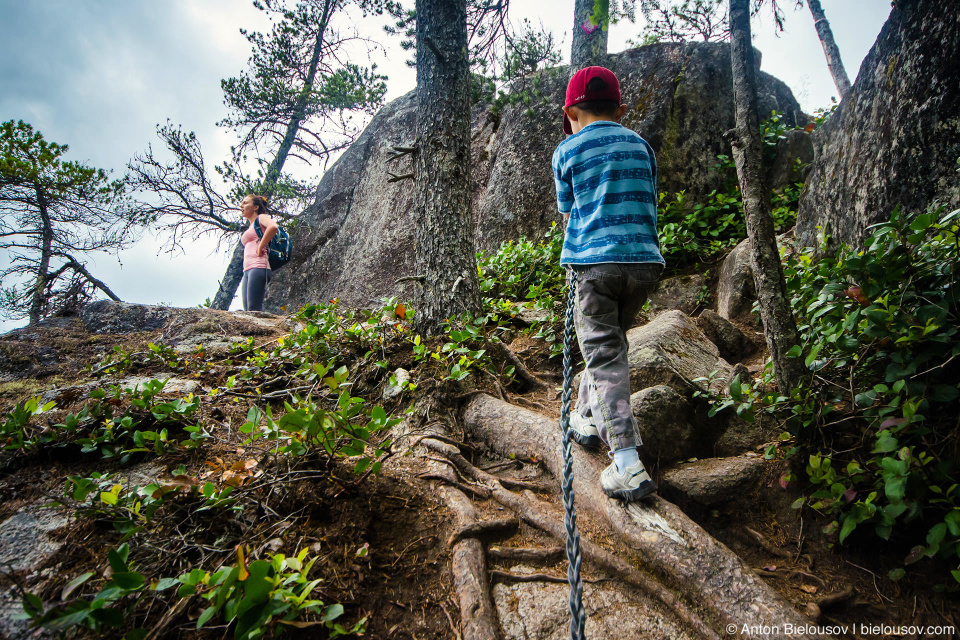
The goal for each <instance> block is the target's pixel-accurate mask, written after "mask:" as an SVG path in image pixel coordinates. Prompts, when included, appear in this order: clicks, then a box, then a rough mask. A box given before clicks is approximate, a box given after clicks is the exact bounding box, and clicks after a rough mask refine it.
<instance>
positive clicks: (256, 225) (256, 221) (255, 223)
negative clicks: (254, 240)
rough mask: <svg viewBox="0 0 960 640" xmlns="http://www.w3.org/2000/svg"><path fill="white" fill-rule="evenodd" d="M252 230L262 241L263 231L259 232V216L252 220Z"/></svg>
mask: <svg viewBox="0 0 960 640" xmlns="http://www.w3.org/2000/svg"><path fill="white" fill-rule="evenodd" d="M253 230H254V231H256V232H257V237H258V238H260V239H261V240H262V239H263V231H261V230H260V216H259V215H257V217H256V218H254V219H253Z"/></svg>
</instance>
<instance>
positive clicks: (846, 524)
mask: <svg viewBox="0 0 960 640" xmlns="http://www.w3.org/2000/svg"><path fill="white" fill-rule="evenodd" d="M857 524H858V522H857V519H856V517H854V515H853V514H852V513H849V514H847V516H846V517H845V518H844V519H843V528H842V529H840V544H843V541H844V540H846V539H847V536H849V535H850V534H851V533H853V530H854V529H856V528H857Z"/></svg>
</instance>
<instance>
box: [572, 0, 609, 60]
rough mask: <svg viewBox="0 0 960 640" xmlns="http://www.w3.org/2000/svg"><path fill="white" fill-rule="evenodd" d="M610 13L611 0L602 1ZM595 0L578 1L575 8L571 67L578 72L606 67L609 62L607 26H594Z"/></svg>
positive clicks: (601, 22)
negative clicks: (592, 21)
mask: <svg viewBox="0 0 960 640" xmlns="http://www.w3.org/2000/svg"><path fill="white" fill-rule="evenodd" d="M601 5H602V7H603V9H604V11H608V10H609V7H610V0H601ZM593 8H594V0H576V4H575V5H574V7H573V45H572V47H571V51H570V67H571V68H572V71H574V72H576V71H577V70H579V69H582V68H583V67H592V66H601V67H602V66H605V65H606V62H607V36H608V31H607V26H606V25H604V24H603V22H604V21H603V20H601V21H600V24H596V25H595V24H592V23H591V22H590V18H591V17H592V16H593Z"/></svg>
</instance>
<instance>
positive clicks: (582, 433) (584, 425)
mask: <svg viewBox="0 0 960 640" xmlns="http://www.w3.org/2000/svg"><path fill="white" fill-rule="evenodd" d="M569 433H570V437H571V438H573V441H574V442H576V443H577V444H579V445H580V446H581V447H587V448H590V449H596V448H598V447H599V446H600V445H601V444H603V441H602V440H601V439H600V431H599V430H598V429H597V425H595V424H593V423H592V422H591V421H590V418H584V417H583V416H582V415H580V412H579V411H577V410H576V409H574V410H573V411H571V412H570V431H569Z"/></svg>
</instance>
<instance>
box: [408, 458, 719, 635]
mask: <svg viewBox="0 0 960 640" xmlns="http://www.w3.org/2000/svg"><path fill="white" fill-rule="evenodd" d="M423 444H424V445H425V446H427V447H429V448H430V449H433V450H434V451H436V452H438V453H440V454H442V455H444V456H446V457H447V458H448V459H450V461H451V462H453V463H454V464H455V465H456V466H457V469H459V470H460V472H461V473H463V474H464V475H466V476H470V477H472V478H473V479H474V480H476V481H478V482H483V483H485V484H486V485H487V486H488V487H489V488H490V491H491V495H492V497H493V498H494V499H496V500H497V501H498V502H499V503H501V504H502V505H504V506H505V507H509V508H510V509H513V511H514V512H516V514H517V515H518V516H520V518H521V519H522V520H523V521H524V522H526V523H528V524H530V525H531V526H534V527H536V528H537V529H540V530H541V531H544V532H546V533H548V534H550V535H552V536H553V537H554V538H557V539H558V540H565V539H566V529H565V528H564V525H563V522H562V521H561V520H558V519H556V518H554V517H553V516H552V515H550V514H548V513H546V512H545V511H544V510H543V507H542V506H540V504H538V502H539V501H538V500H536V499H533V498H528V497H526V496H522V495H519V494H516V493H513V492H512V491H509V490H507V489H506V488H505V487H504V486H503V485H501V484H500V479H499V478H497V477H496V476H494V475H492V474H489V473H487V472H485V471H482V470H480V469H478V468H476V467H475V466H473V465H472V464H470V462H469V461H468V460H467V459H466V458H464V457H463V456H462V455H461V454H460V452H459V451H457V449H456V448H455V447H452V446H450V445H448V444H445V443H442V442H438V441H436V440H430V439H426V440H424V441H423ZM530 495H532V494H530ZM580 543H581V552H582V554H583V558H584V560H585V561H588V562H590V563H592V564H594V565H595V566H597V567H599V568H600V569H603V570H604V571H606V572H608V573H610V574H612V575H615V576H616V577H618V578H620V579H622V580H623V581H624V582H626V583H628V584H630V585H633V586H635V587H637V588H639V589H641V590H642V591H644V592H645V593H647V594H648V595H650V596H651V597H653V598H655V599H657V600H659V601H660V602H662V603H663V604H664V605H666V607H667V608H668V609H670V610H672V611H673V612H674V614H675V615H676V616H677V617H678V618H679V619H680V620H682V621H683V622H684V623H685V624H687V626H688V627H689V628H690V629H691V630H693V631H695V632H696V633H698V634H699V635H700V636H701V637H702V638H705V639H707V640H719V638H720V637H719V636H718V635H717V634H716V632H714V631H713V629H711V628H710V627H709V626H708V625H707V624H706V623H705V622H704V621H703V620H701V619H700V617H699V616H698V615H697V614H696V613H695V612H694V611H692V610H691V609H690V608H689V607H688V606H687V605H686V603H684V602H683V601H682V600H680V599H679V598H678V597H677V596H676V595H674V594H673V593H672V592H671V591H670V590H668V589H667V588H665V587H664V586H662V585H661V584H659V583H658V582H657V581H656V580H654V579H653V578H650V577H649V576H647V575H645V574H643V573H641V572H640V571H638V570H637V569H636V568H634V567H633V566H632V565H630V563H628V562H626V561H625V560H623V559H622V558H619V557H617V556H615V555H614V554H612V553H610V552H608V551H606V550H605V549H603V548H602V547H600V546H598V545H596V544H594V543H593V542H590V541H589V540H587V539H586V538H581V541H580Z"/></svg>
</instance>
